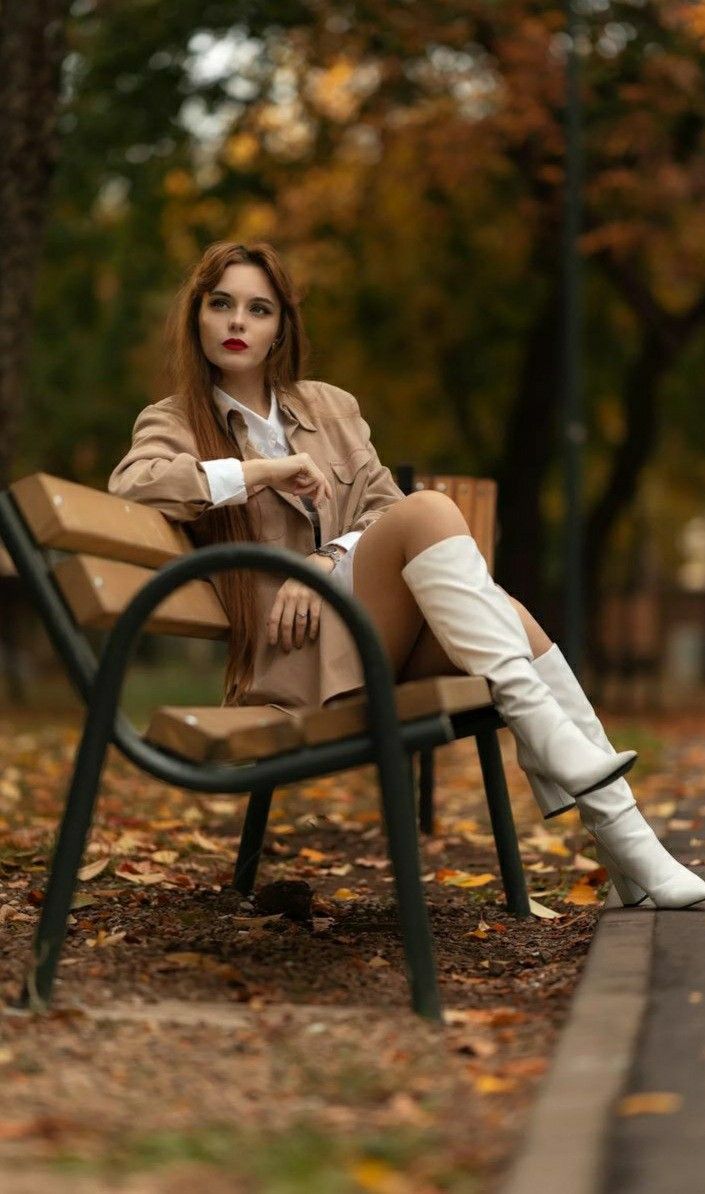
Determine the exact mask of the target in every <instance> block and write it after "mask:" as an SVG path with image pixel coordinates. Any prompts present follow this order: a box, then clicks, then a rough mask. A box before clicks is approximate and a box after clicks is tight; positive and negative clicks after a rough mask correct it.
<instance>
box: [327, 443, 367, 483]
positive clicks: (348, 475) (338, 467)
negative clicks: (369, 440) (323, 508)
mask: <svg viewBox="0 0 705 1194" xmlns="http://www.w3.org/2000/svg"><path fill="white" fill-rule="evenodd" d="M369 460H370V453H369V449H368V448H355V450H354V451H353V452H351V453H350V455H349V456H346V458H345V460H331V462H330V467H331V468H332V470H333V472H334V473H335V475H336V477H337V478H338V480H339V481H342V482H343V484H344V485H352V483H353V481H354V480H355V478H356V477H357V475H358V473H359V472H360V469H361V468H363V467H364V466H365V465H366V464H368V463H369Z"/></svg>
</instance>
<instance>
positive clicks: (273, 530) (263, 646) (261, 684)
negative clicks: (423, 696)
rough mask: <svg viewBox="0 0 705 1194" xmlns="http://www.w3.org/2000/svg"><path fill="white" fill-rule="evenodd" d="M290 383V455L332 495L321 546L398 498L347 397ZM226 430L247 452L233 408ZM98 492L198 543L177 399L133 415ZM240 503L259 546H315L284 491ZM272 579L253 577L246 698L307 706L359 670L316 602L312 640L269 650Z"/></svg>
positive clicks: (202, 485)
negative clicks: (253, 632)
mask: <svg viewBox="0 0 705 1194" xmlns="http://www.w3.org/2000/svg"><path fill="white" fill-rule="evenodd" d="M298 388H299V394H298V395H290V394H286V395H284V394H282V395H280V396H279V407H280V410H281V412H282V419H283V422H284V425H285V428H286V435H287V439H288V441H289V444H290V445H291V448H292V451H293V452H308V454H309V456H311V458H312V459H313V460H314V461H315V463H316V464H317V465H318V467H319V468H320V469H322V471H323V472H324V473H325V475H326V476H327V477H328V480H329V481H330V482H331V486H332V496H331V498H330V500H326V501H324V503H323V505H322V506H321V507H320V508H319V516H320V522H321V542H322V543H326V542H328V541H329V540H330V539H334V538H336V537H337V536H338V535H343V534H345V533H346V532H347V531H363V530H365V529H366V528H367V527H368V526H370V524H371V523H373V522H375V521H376V519H378V518H379V517H380V516H381V515H382V514H383V513H384V511H385V510H386V509H387V507H388V506H390V505H391V504H392V502H396V501H398V500H399V498H400V497H401V496H402V494H401V490H399V489H398V488H397V486H396V485H395V484H394V481H393V479H392V475H391V473H390V472H389V469H387V468H385V467H384V466H383V465H382V464H380V461H379V458H378V456H377V453H376V452H375V450H374V448H373V446H372V444H371V442H370V429H369V427H368V425H367V423H366V422H365V421H364V419H363V418H362V417H361V415H360V409H359V407H358V404H357V402H356V400H355V399H354V398H353V396H352V395H351V394H348V393H346V392H345V391H344V390H339V389H338V387H337V386H332V385H329V384H328V383H327V382H320V381H303V382H300V383H299V387H298ZM230 427H231V430H232V434H233V436H234V438H235V441H236V443H237V446H238V448H239V449H240V454H241V457H242V459H243V460H251V459H253V458H254V457H257V456H258V453H257V452H255V450H254V449H253V448H252V447H251V445H250V442H249V440H248V438H247V429H246V426H245V420H244V419H243V417H242V415H240V414H239V413H237V412H234V413H233V414H232V415H231V416H230ZM235 454H236V453H235V452H233V455H235ZM108 489H109V490H110V492H111V493H116V494H119V495H120V496H121V497H125V498H130V499H132V500H133V501H136V502H144V503H145V504H146V505H148V506H155V507H156V508H157V509H158V510H161V511H162V513H164V514H165V515H166V516H167V517H168V518H171V519H173V520H174V521H176V522H185V523H189V524H190V526H189V531H190V533H191V536H192V538H193V540H194V542H196V543H198V544H199V545H203V544H204V543H207V542H208V534H207V527H205V526H204V525H202V524H199V520H201V518H202V515H204V514H205V513H207V512H208V510H210V509H211V508H212V502H211V499H210V492H209V489H208V483H207V480H206V475H205V472H204V470H203V468H202V467H201V465H200V463H199V460H198V457H197V454H196V446H195V443H194V440H193V435H192V433H191V430H190V428H189V426H188V423H187V421H186V416H185V412H184V410H183V408H182V406H181V405H180V403H179V401H178V399H177V398H175V397H170V398H164V399H162V401H161V402H156V403H154V405H152V406H148V407H146V409H145V410H143V411H142V413H141V414H140V415H139V416H138V418H137V421H136V423H135V426H134V430H133V435H132V446H131V448H130V450H129V451H128V453H127V455H126V456H125V457H124V458H123V460H121V461H120V463H119V464H118V466H117V468H116V469H115V470H114V472H113V474H112V476H111V477H110V481H109V482H108ZM253 507H255V509H253ZM248 508H249V510H250V511H252V513H253V515H254V519H253V525H254V526H255V527H259V528H261V532H260V535H259V541H260V542H262V543H266V544H268V545H270V546H272V547H285V548H288V549H289V550H290V551H295V552H297V553H298V554H299V555H302V556H307V555H310V554H311V552H313V551H314V550H315V546H316V544H315V540H314V531H313V527H312V524H311V521H310V519H309V516H308V514H307V513H306V510H305V507H304V506H303V504H302V502H301V500H300V499H299V498H296V497H294V496H293V494H288V493H280V492H278V491H276V490H274V489H270V488H266V489H263V490H261V491H260V493H258V494H256V495H254V496H253V497H250V498H249V499H248ZM215 583H216V586H217V583H218V582H217V578H216V580H215ZM282 583H283V580H282V578H278V577H274V576H266V575H265V574H263V573H260V574H259V576H258V579H257V587H258V604H259V609H260V617H259V627H260V633H259V637H258V642H257V652H256V659H255V678H254V684H253V687H252V690H251V692H250V694H249V696H248V697H247V700H248V702H249V703H251V704H276V705H283V706H285V707H294V706H301V705H316V704H322V703H323V702H324V701H327V700H329V699H330V698H331V697H333V696H336V695H338V694H340V693H343V692H347V691H349V690H350V689H353V688H357V687H359V686H360V684H362V671H361V668H360V664H359V662H358V658H357V652H356V650H355V647H354V644H353V642H352V639H351V637H350V635H349V633H348V631H347V630H346V628H345V626H344V624H343V623H342V622H341V620H340V619H339V618H338V616H337V614H335V613H334V612H333V610H332V609H331V608H330V606H328V605H327V604H325V603H324V605H323V609H322V612H321V625H320V632H319V636H318V638H317V640H316V642H313V643H312V642H311V640H310V639H308V638H306V640H305V642H304V646H303V647H301V648H299V649H297V648H294V649H293V650H292V651H291V652H290V653H289V654H286V653H285V652H284V651H283V650H282V649H281V647H279V646H277V647H270V646H269V644H268V643H267V636H266V623H267V618H268V616H269V613H270V611H271V608H272V605H273V604H274V599H275V597H276V594H277V591H278V589H279V587H280V586H281V584H282Z"/></svg>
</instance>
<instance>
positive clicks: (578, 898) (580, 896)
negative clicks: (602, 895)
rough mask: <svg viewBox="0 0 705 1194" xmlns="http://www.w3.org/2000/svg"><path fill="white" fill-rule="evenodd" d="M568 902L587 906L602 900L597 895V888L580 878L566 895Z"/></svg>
mask: <svg viewBox="0 0 705 1194" xmlns="http://www.w3.org/2000/svg"><path fill="white" fill-rule="evenodd" d="M565 901H566V903H567V904H578V905H579V906H580V907H585V906H586V905H588V904H599V903H600V900H599V898H598V895H597V889H596V888H595V887H593V886H592V884H590V883H586V882H585V880H580V881H579V882H578V883H574V884H573V886H572V887H571V889H570V891H569V892H568V894H567V896H566V897H565Z"/></svg>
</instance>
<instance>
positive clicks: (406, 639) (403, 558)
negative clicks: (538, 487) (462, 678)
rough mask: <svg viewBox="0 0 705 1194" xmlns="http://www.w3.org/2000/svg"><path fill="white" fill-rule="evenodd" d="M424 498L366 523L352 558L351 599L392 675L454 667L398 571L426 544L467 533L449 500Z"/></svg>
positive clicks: (415, 497) (431, 672)
mask: <svg viewBox="0 0 705 1194" xmlns="http://www.w3.org/2000/svg"><path fill="white" fill-rule="evenodd" d="M424 497H425V498H426V500H425V501H421V500H419V499H420V498H421V495H420V494H419V495H411V496H410V497H408V498H405V499H404V500H403V501H401V502H398V503H396V505H394V506H392V507H391V508H390V509H389V510H388V511H386V513H385V515H384V517H383V518H380V519H378V521H377V522H374V523H373V524H372V526H370V527H368V528H367V530H366V531H365V533H364V535H362V537H361V538H360V540H359V542H358V544H357V547H356V548H355V558H354V561H353V565H354V566H353V588H354V593H355V597H356V598H357V599H358V601H361V602H362V604H363V605H364V606H365V608H366V610H367V612H368V613H369V614H370V617H371V618H372V621H373V622H374V624H375V627H376V629H377V632H378V633H379V635H380V638H381V639H382V642H383V643H384V645H385V647H386V649H387V653H388V655H389V658H390V660H391V662H392V667H393V669H394V674H395V675H396V676H397V677H398V678H403V679H405V680H410V679H419V678H421V677H422V676H429V675H440V674H443V673H444V672H445V673H453V672H457V670H458V669H457V668H455V667H454V666H453V664H452V663H451V662H450V660H449V659H448V657H447V656H446V654H445V652H444V651H443V650H442V649H441V647H440V645H439V644H438V642H437V641H436V639H435V637H434V635H433V634H432V632H431V630H430V628H429V627H428V626H427V625H426V623H425V622H424V619H423V615H422V614H421V611H420V610H419V607H418V606H417V604H416V602H415V601H414V598H413V596H412V594H411V591H410V590H409V589H408V587H407V585H406V583H405V581H404V578H403V577H402V569H403V568H404V566H405V564H406V563H407V562H408V560H410V559H412V558H413V556H415V555H417V554H418V552H419V551H423V550H424V548H425V547H428V546H430V545H431V544H432V543H434V542H438V541H439V540H440V539H445V538H447V537H448V536H449V535H462V534H468V528H467V524H466V523H465V520H464V519H463V516H462V515H461V513H460V511H459V510H458V509H457V507H456V506H455V505H454V504H453V503H452V502H451V501H450V500H449V499H448V498H444V497H443V495H440V494H435V493H434V494H425V495H424ZM439 498H440V500H437V499H439ZM428 499H430V500H428Z"/></svg>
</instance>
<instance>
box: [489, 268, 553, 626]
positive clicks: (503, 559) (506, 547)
mask: <svg viewBox="0 0 705 1194" xmlns="http://www.w3.org/2000/svg"><path fill="white" fill-rule="evenodd" d="M549 285H550V290H549V292H548V294H547V295H546V298H545V300H544V304H543V307H542V308H541V310H540V311H539V314H538V316H537V319H536V322H535V324H534V326H533V328H532V329H531V331H530V332H529V335H528V339H527V344H526V351H525V356H524V364H523V369H522V375H521V379H520V384H519V392H518V394H517V397H516V401H515V403H514V407H513V409H512V412H511V416H510V420H509V426H508V428H507V435H506V439H505V447H504V453H503V458H502V461H501V464H500V469H499V476H498V480H499V524H500V532H501V534H500V541H499V545H498V556H497V578H498V580H499V582H500V584H502V585H503V586H504V588H505V589H507V591H508V592H509V593H511V594H512V595H513V596H515V597H517V598H519V600H520V601H522V602H524V604H525V605H526V606H527V607H528V608H529V609H530V610H531V611H532V613H534V614H535V615H536V616H537V617H538V618H539V620H540V619H541V618H542V616H543V613H544V610H543V606H544V598H545V594H544V587H543V584H542V569H543V562H544V547H545V527H544V518H543V515H542V512H541V491H542V489H543V484H544V481H545V478H546V473H547V471H548V468H549V466H550V464H551V461H552V460H553V458H554V456H555V451H556V435H555V431H556V417H557V410H558V403H559V399H560V393H559V353H558V348H559V345H560V319H561V315H560V289H559V287H558V285H557V283H556V281H554V280H551V282H550V283H549Z"/></svg>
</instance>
